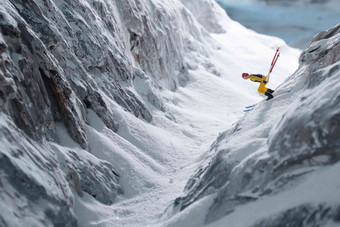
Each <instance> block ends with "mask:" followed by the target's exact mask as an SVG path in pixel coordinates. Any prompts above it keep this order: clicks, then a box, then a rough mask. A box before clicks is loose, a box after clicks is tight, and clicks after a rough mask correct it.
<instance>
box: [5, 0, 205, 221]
mask: <svg viewBox="0 0 340 227" xmlns="http://www.w3.org/2000/svg"><path fill="white" fill-rule="evenodd" d="M195 25H197V26H195ZM198 25H199V24H198V22H196V20H195V18H194V17H193V16H192V14H191V13H190V12H189V11H188V10H187V9H186V8H185V7H184V6H183V5H182V4H181V3H179V2H177V1H151V0H135V1H134V0H117V1H113V0H88V1H85V0H66V1H59V0H47V1H41V0H33V1H21V0H4V1H1V3H0V104H1V109H0V114H1V116H0V122H1V126H0V134H1V143H0V146H1V148H2V149H1V151H0V159H1V161H0V162H1V165H0V176H1V181H0V196H1V205H0V211H1V212H0V225H1V226H22V225H24V224H23V223H26V224H27V223H28V224H29V225H31V226H39V225H40V226H52V225H54V226H56V225H62V226H72V225H76V224H77V219H76V217H75V215H74V212H73V209H74V196H76V195H79V196H82V194H83V192H86V193H88V194H90V195H91V196H93V197H94V198H95V199H96V200H98V201H99V202H101V203H104V204H112V203H113V202H114V200H115V198H116V196H117V195H119V194H122V193H123V190H122V187H121V185H119V183H118V174H117V173H116V171H115V169H114V168H116V167H113V166H112V165H111V164H110V163H108V162H106V161H102V160H100V159H97V158H96V157H95V156H94V155H92V154H98V153H100V152H102V151H100V150H98V147H99V146H97V145H96V144H91V141H92V140H93V138H92V137H91V138H89V135H93V134H91V133H94V131H95V130H96V129H93V128H92V129H91V127H92V126H90V123H89V121H91V119H89V117H88V116H89V112H90V111H93V112H91V114H93V113H95V115H97V116H98V117H99V118H100V120H101V121H102V122H103V123H104V126H103V127H106V128H107V129H108V130H111V132H112V133H116V132H118V130H119V127H120V125H119V122H122V116H121V115H119V114H118V113H121V112H124V111H126V112H127V113H129V114H130V115H131V116H134V117H136V118H139V119H140V120H141V121H143V122H146V123H150V122H152V120H153V116H152V114H151V110H153V109H156V110H160V111H163V112H165V111H166V109H165V107H164V105H163V103H162V98H161V97H160V95H159V90H160V89H170V90H172V91H175V90H176V89H177V88H178V87H179V86H181V85H184V84H185V83H186V82H187V80H188V77H189V75H188V69H189V68H190V67H192V68H195V67H197V66H196V62H200V61H204V62H208V63H209V60H208V58H207V57H208V51H207V50H206V48H205V47H204V45H203V43H204V39H203V35H204V36H206V37H208V34H207V33H206V32H204V34H203V29H200V27H199V26H198ZM183 31H185V32H183ZM187 52H196V53H197V56H203V60H202V57H200V58H199V59H194V58H191V61H187V60H186V53H187ZM193 62H194V63H195V64H192V63H193ZM210 65H211V64H210ZM91 114H90V115H91ZM169 118H170V117H169ZM100 120H98V121H100ZM96 127H98V125H96ZM124 127H125V126H124ZM91 130H93V131H91ZM67 135H69V136H70V137H68V136H67ZM65 140H66V141H68V142H67V143H66V142H65ZM136 143H137V144H139V143H138V142H136ZM126 147H127V145H125V147H124V146H123V148H120V149H121V150H124V149H128V148H126ZM111 149H113V148H111ZM131 149H132V148H131ZM88 152H90V153H88ZM91 153H92V154H91ZM126 175H128V173H127V174H126ZM72 191H73V192H74V193H72ZM32 217H35V218H32Z"/></svg>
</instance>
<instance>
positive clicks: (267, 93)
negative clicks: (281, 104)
mask: <svg viewBox="0 0 340 227" xmlns="http://www.w3.org/2000/svg"><path fill="white" fill-rule="evenodd" d="M264 94H265V95H266V96H267V97H268V98H267V100H269V99H272V98H274V96H273V95H272V94H271V93H270V92H268V91H266V92H265V93H264Z"/></svg>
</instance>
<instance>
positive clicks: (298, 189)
mask: <svg viewBox="0 0 340 227" xmlns="http://www.w3.org/2000/svg"><path fill="white" fill-rule="evenodd" d="M339 28H340V25H337V26H335V27H333V28H331V29H329V30H328V31H324V32H321V33H319V34H318V35H316V36H315V38H314V40H313V41H312V43H311V45H310V46H309V48H308V49H306V50H305V51H303V52H302V53H301V56H300V66H299V68H298V70H297V71H296V72H295V73H294V74H293V75H292V76H291V77H289V78H288V79H287V80H286V81H285V82H284V83H283V84H282V85H281V86H280V88H279V89H278V90H277V91H276V92H275V93H274V97H275V94H279V93H280V92H283V91H285V90H287V89H292V91H291V92H290V93H283V94H281V95H277V97H275V98H274V99H273V100H270V101H267V102H266V101H263V102H260V103H258V104H257V105H256V106H255V108H254V110H252V111H250V112H248V113H247V114H245V116H244V117H243V118H242V119H241V120H240V121H238V122H237V123H236V124H235V125H234V127H232V128H231V129H229V130H227V131H225V132H223V133H221V134H220V135H219V137H218V138H217V139H216V141H215V142H214V143H213V144H212V146H211V149H210V151H209V153H208V154H209V155H208V157H209V158H207V159H206V160H205V161H204V162H203V164H202V166H201V167H200V168H199V169H198V170H197V173H196V174H195V175H194V176H193V177H192V178H191V179H190V180H189V181H188V183H187V185H186V188H185V195H183V196H182V197H180V198H177V199H176V201H175V202H174V210H175V211H183V210H185V209H191V207H192V206H193V204H196V203H200V202H201V201H204V200H202V198H204V197H207V196H208V195H211V198H213V199H211V202H210V203H209V204H210V207H209V209H208V210H207V212H208V213H207V214H206V216H205V221H204V222H205V223H206V224H211V226H225V225H226V224H227V225H230V226H277V225H280V224H284V225H285V226H324V225H326V224H332V223H333V224H335V223H336V224H337V225H339V221H340V218H339V217H340V203H339V198H340V193H339V192H340V191H339V187H340V181H339V178H338V177H337V173H339V171H340V162H339V161H340V140H339V134H340V127H339V122H340V118H339V116H340V88H339V84H340V55H339V53H340V29H339ZM204 204H207V202H206V201H204ZM193 207H195V206H193ZM196 207H197V205H196ZM193 209H195V208H193ZM202 210H204V209H202ZM189 213H190V211H189ZM241 217H242V218H241ZM201 224H202V225H203V223H201Z"/></svg>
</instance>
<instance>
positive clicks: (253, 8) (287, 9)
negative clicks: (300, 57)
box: [217, 0, 340, 49]
mask: <svg viewBox="0 0 340 227" xmlns="http://www.w3.org/2000/svg"><path fill="white" fill-rule="evenodd" d="M217 2H218V3H219V4H220V5H221V6H222V7H223V8H224V9H225V10H226V12H227V13H228V15H229V16H230V17H231V18H232V19H233V20H236V21H238V22H239V23H241V24H242V25H244V26H245V27H247V28H250V29H252V30H255V31H257V32H259V33H262V34H266V35H271V36H277V37H280V38H282V39H283V40H285V42H286V43H287V44H288V45H290V46H292V47H295V48H299V49H305V48H307V47H308V45H309V43H310V42H311V40H312V38H313V37H314V35H316V34H317V33H318V32H320V31H323V30H327V29H329V28H331V27H333V26H335V25H336V24H338V23H339V22H340V2H339V1H331V3H329V4H327V5H325V4H322V5H321V4H291V5H287V4H283V3H285V2H287V1H278V2H283V3H282V4H271V5H268V4H264V3H263V2H261V1H256V0H249V1H245V0H243V1H234V0H217ZM296 2H301V1H295V3H296Z"/></svg>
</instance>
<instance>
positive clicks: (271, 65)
mask: <svg viewBox="0 0 340 227" xmlns="http://www.w3.org/2000/svg"><path fill="white" fill-rule="evenodd" d="M279 51H280V48H277V50H276V52H275V55H274V57H273V60H272V63H271V64H270V68H269V73H268V76H267V79H266V81H268V80H269V77H270V73H271V72H272V71H273V68H274V66H275V64H276V61H277V59H278V58H279V57H280V52H279Z"/></svg>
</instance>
